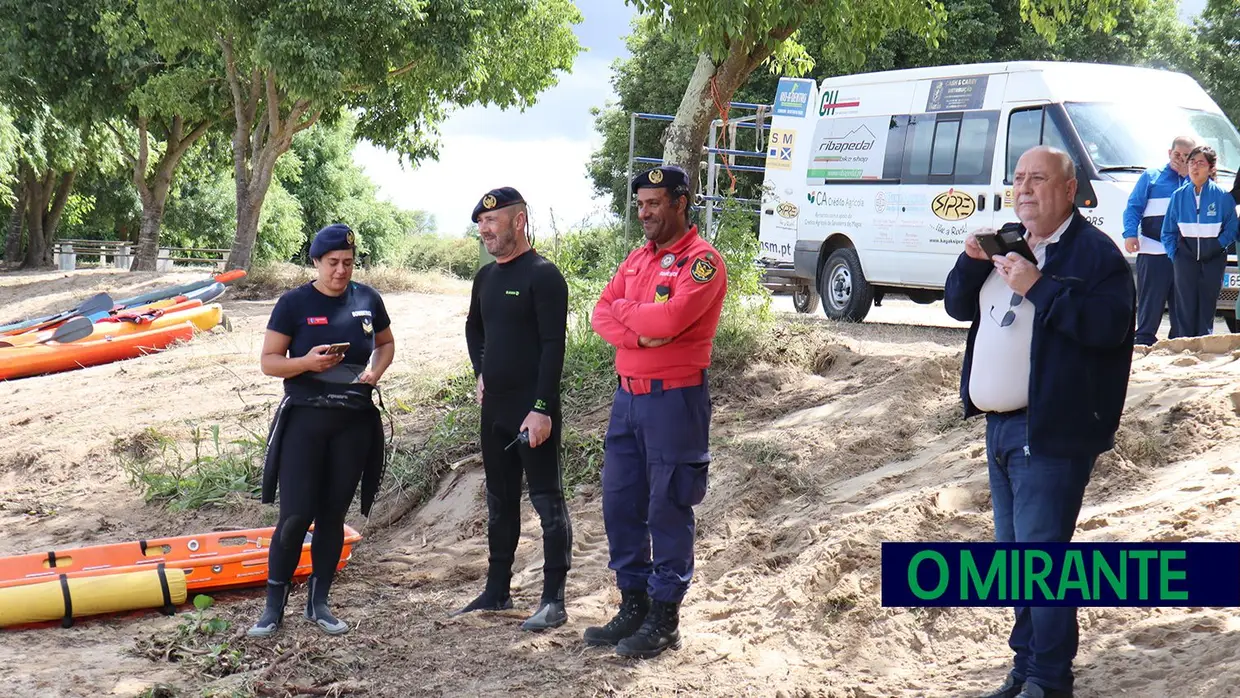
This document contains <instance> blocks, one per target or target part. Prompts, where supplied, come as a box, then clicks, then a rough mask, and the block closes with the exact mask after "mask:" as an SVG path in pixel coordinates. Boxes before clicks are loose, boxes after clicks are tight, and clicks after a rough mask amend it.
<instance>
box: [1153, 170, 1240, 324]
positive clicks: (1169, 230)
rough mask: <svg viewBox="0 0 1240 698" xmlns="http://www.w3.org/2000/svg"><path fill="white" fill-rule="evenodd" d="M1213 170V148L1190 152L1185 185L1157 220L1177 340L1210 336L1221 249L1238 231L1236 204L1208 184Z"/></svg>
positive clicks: (1219, 282) (1220, 285)
mask: <svg viewBox="0 0 1240 698" xmlns="http://www.w3.org/2000/svg"><path fill="white" fill-rule="evenodd" d="M1217 164H1218V154H1216V153H1215V152H1214V149H1213V148H1211V147H1209V146H1198V147H1197V148H1196V149H1194V150H1193V152H1192V153H1191V154H1190V155H1189V156H1188V178H1189V181H1188V182H1185V183H1184V186H1182V187H1180V188H1179V189H1177V190H1176V191H1175V193H1174V194H1172V195H1171V202H1170V203H1169V204H1168V206H1167V215H1166V216H1165V217H1164V218H1163V225H1162V242H1163V247H1164V248H1166V250H1167V256H1168V257H1169V258H1170V259H1171V262H1172V264H1173V265H1174V268H1175V312H1176V314H1177V317H1178V322H1177V323H1176V324H1178V325H1179V327H1178V330H1179V336H1181V337H1200V336H1202V335H1207V334H1210V333H1211V331H1212V330H1213V328H1214V308H1215V306H1216V305H1217V303H1218V294H1219V291H1221V290H1222V288H1223V269H1224V267H1225V266H1226V265H1227V248H1228V247H1229V246H1230V245H1231V243H1233V242H1235V240H1236V233H1237V229H1238V228H1240V219H1237V216H1236V200H1235V199H1233V198H1232V196H1231V193H1230V192H1227V191H1224V190H1223V188H1222V187H1220V186H1219V185H1217V184H1215V183H1214V176H1215V174H1216V166H1217ZM1172 339H1174V337H1172Z"/></svg>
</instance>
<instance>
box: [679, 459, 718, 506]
mask: <svg viewBox="0 0 1240 698" xmlns="http://www.w3.org/2000/svg"><path fill="white" fill-rule="evenodd" d="M709 471H710V462H709V461H703V462H700V463H678V464H677V465H676V471H675V472H674V473H673V474H672V489H673V493H674V497H675V498H676V503H677V504H679V505H681V506H684V507H691V506H696V505H698V504H701V503H702V500H703V499H705V498H706V485H707V481H708V480H709Z"/></svg>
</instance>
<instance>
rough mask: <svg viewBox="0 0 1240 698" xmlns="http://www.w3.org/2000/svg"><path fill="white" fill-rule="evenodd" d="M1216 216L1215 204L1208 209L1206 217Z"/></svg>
mask: <svg viewBox="0 0 1240 698" xmlns="http://www.w3.org/2000/svg"><path fill="white" fill-rule="evenodd" d="M1214 214H1215V210H1214V204H1210V208H1208V209H1206V215H1207V216H1213V215H1214Z"/></svg>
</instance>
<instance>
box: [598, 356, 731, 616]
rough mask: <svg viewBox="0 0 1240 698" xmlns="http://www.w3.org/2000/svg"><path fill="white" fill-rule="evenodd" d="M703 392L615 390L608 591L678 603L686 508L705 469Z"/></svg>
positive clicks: (689, 564)
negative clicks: (612, 580) (612, 576)
mask: <svg viewBox="0 0 1240 698" xmlns="http://www.w3.org/2000/svg"><path fill="white" fill-rule="evenodd" d="M710 418H711V403H710V389H709V386H708V385H707V384H706V382H705V380H703V383H702V385H700V386H694V387H690V388H675V389H672V390H663V389H662V387H661V384H660V383H659V381H655V385H654V389H653V391H652V392H650V393H649V394H646V395H633V394H630V393H628V392H627V391H625V390H623V389H617V390H616V395H615V401H614V402H613V403H612V408H611V421H610V423H609V424H608V426H607V436H606V440H605V446H604V448H605V450H604V456H603V522H604V525H605V527H606V530H607V543H608V549H609V551H610V554H611V561H610V563H609V564H608V567H609V568H611V569H612V570H614V571H615V573H616V585H617V586H618V587H619V588H620V589H622V590H625V591H628V590H642V589H644V590H646V591H647V593H649V594H650V596H651V598H653V599H654V600H656V601H661V602H665V603H680V601H681V600H682V599H683V598H684V596H685V592H687V591H688V590H689V582H690V580H691V579H692V578H693V539H694V535H695V534H696V530H697V529H696V523H695V520H694V515H693V507H694V505H696V504H699V503H700V502H701V501H702V499H703V498H704V497H705V496H706V486H707V480H708V471H709V469H710V447H709V442H710Z"/></svg>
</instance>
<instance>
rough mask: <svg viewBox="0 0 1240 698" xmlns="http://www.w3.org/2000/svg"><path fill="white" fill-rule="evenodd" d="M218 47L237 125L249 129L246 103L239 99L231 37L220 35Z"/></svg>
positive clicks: (238, 80) (239, 91) (239, 92)
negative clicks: (220, 49)
mask: <svg viewBox="0 0 1240 698" xmlns="http://www.w3.org/2000/svg"><path fill="white" fill-rule="evenodd" d="M220 48H222V49H223V50H224V72H225V73H227V74H228V89H229V90H230V91H231V92H232V97H233V114H234V116H235V117H236V119H237V127H238V128H242V129H245V130H249V125H250V122H249V120H248V119H246V114H245V111H244V107H245V106H246V104H245V102H243V101H242V100H241V78H239V77H238V76H237V57H236V56H235V55H233V48H232V39H231V38H225V37H220Z"/></svg>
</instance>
